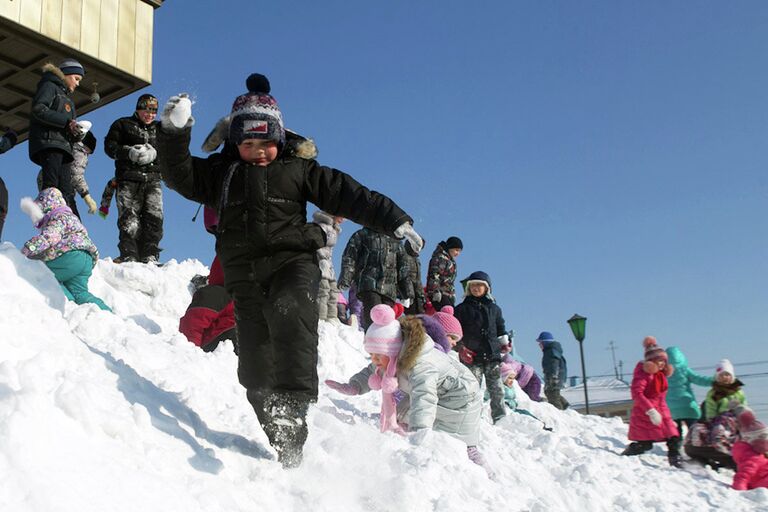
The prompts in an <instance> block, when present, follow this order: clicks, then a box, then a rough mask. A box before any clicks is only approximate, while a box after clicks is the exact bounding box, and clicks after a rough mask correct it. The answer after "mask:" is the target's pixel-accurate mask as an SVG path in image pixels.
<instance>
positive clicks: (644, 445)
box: [621, 441, 653, 455]
mask: <svg viewBox="0 0 768 512" xmlns="http://www.w3.org/2000/svg"><path fill="white" fill-rule="evenodd" d="M651 448H653V443H651V442H650V441H635V442H633V443H629V446H627V447H626V448H625V449H624V451H623V452H621V454H622V455H640V454H641V453H645V452H647V451H648V450H650V449H651Z"/></svg>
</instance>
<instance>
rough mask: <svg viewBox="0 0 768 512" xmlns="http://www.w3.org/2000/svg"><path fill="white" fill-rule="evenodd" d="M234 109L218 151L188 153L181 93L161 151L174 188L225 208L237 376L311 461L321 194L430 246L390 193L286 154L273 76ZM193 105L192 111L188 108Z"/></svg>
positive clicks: (295, 457) (352, 214)
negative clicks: (313, 210) (316, 212)
mask: <svg viewBox="0 0 768 512" xmlns="http://www.w3.org/2000/svg"><path fill="white" fill-rule="evenodd" d="M246 84H247V86H248V90H249V92H248V93H246V94H244V95H242V96H238V97H237V98H236V99H235V102H234V105H233V106H232V112H231V114H230V116H229V131H228V136H227V141H226V142H227V143H226V144H225V146H224V149H223V150H222V152H220V153H217V154H214V155H212V156H210V157H209V158H207V159H203V158H196V157H192V156H191V155H190V153H189V142H190V136H191V126H192V124H193V123H194V120H193V119H192V117H191V115H189V113H185V111H187V109H190V108H191V105H190V102H189V99H188V98H186V97H185V96H175V97H172V98H171V99H170V100H169V101H168V104H166V106H165V108H164V110H163V113H162V116H161V124H162V126H161V130H160V131H159V133H158V141H159V145H160V149H159V150H158V154H159V155H160V158H161V160H162V162H163V165H161V168H162V171H163V178H164V179H165V182H166V183H167V184H168V186H169V187H170V188H172V189H174V190H176V191H177V192H179V193H180V194H181V195H183V196H184V197H186V198H187V199H190V200H192V201H195V202H201V203H204V204H205V205H206V206H209V207H211V208H214V209H215V210H216V211H217V212H218V217H219V225H218V231H217V237H216V253H217V254H218V256H219V258H220V260H221V263H222V266H223V268H224V276H225V287H226V288H227V291H228V292H229V293H230V294H231V295H232V297H233V298H234V301H235V319H236V322H237V331H238V342H239V354H238V358H239V364H238V378H239V380H240V383H241V384H242V385H243V386H244V387H245V388H246V390H247V392H246V395H247V397H248V400H249V401H250V403H251V405H252V406H253V408H254V410H255V412H256V415H257V416H258V418H259V422H260V423H261V426H262V428H263V429H264V432H265V433H266V434H267V437H268V438H269V442H270V443H271V444H272V446H273V447H274V448H275V449H276V450H277V453H278V457H279V460H280V462H281V463H282V464H283V466H284V467H295V466H297V465H298V464H300V463H301V456H302V448H303V446H304V442H305V441H306V438H307V425H306V413H307V409H308V407H309V404H310V403H311V402H313V401H315V400H316V399H317V357H318V356H317V339H318V335H317V324H318V308H317V304H316V300H317V293H318V288H319V282H320V269H319V267H318V262H317V254H316V251H317V249H319V248H320V247H323V246H324V245H325V243H326V238H325V234H324V232H323V230H322V228H321V227H320V226H319V225H317V224H312V223H307V220H306V219H307V202H308V201H310V202H312V203H314V204H315V205H317V206H318V207H319V208H321V209H322V210H324V211H326V212H328V213H329V214H331V215H338V216H342V217H345V218H348V219H351V220H352V221H354V222H357V223H359V224H362V225H365V226H370V227H372V228H375V229H377V230H380V231H382V232H384V233H387V234H390V235H392V236H394V237H397V238H403V237H405V238H407V239H408V240H410V241H411V243H412V244H416V245H414V246H415V247H419V248H420V243H421V237H420V236H419V235H418V234H417V233H416V232H415V231H414V229H413V227H411V222H412V220H411V218H410V217H409V216H408V215H406V214H405V212H403V211H402V210H401V209H400V208H399V207H398V206H397V205H396V204H395V203H394V202H393V201H392V200H390V199H389V198H387V197H385V196H383V195H381V194H378V193H376V192H373V191H371V190H368V189H367V188H365V187H364V186H362V185H360V184H359V183H358V182H357V181H355V180H354V179H353V178H352V177H350V176H348V175H347V174H344V173H342V172H340V171H337V170H335V169H331V168H329V167H324V166H321V165H320V164H318V163H317V162H316V161H315V160H311V159H310V160H307V159H302V158H297V157H294V156H292V155H290V154H287V153H286V152H283V148H284V145H285V129H284V126H283V119H282V114H281V113H280V110H279V108H278V106H277V102H276V101H275V99H274V98H273V97H272V96H271V95H270V94H269V90H270V87H269V82H268V81H267V79H266V77H264V76H263V75H251V76H250V77H249V78H248V80H247V82H246ZM187 112H188V111H187Z"/></svg>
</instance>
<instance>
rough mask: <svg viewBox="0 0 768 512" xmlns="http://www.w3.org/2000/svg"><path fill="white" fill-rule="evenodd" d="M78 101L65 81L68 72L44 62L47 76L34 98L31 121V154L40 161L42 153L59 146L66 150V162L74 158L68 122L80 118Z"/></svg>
mask: <svg viewBox="0 0 768 512" xmlns="http://www.w3.org/2000/svg"><path fill="white" fill-rule="evenodd" d="M76 118H77V114H76V112H75V103H74V102H73V101H72V99H71V98H70V97H69V91H68V90H67V87H66V86H65V85H64V73H62V72H61V70H60V69H59V68H57V67H56V66H54V65H53V64H46V65H45V66H43V77H42V78H41V79H40V81H39V82H38V83H37V92H35V96H34V98H32V110H31V112H30V123H29V158H30V159H31V160H32V161H33V162H34V163H36V164H38V165H39V164H40V161H39V156H40V155H39V153H40V152H41V151H43V150H46V149H58V150H61V151H63V152H64V153H66V155H67V156H66V157H65V158H64V163H69V162H71V161H72V139H71V137H70V135H69V132H67V124H69V121H70V120H71V119H76Z"/></svg>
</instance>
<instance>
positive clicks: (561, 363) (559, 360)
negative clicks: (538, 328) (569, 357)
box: [536, 331, 570, 411]
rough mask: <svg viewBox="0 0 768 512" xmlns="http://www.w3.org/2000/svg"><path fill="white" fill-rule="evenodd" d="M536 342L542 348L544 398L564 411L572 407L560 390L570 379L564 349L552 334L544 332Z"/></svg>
mask: <svg viewBox="0 0 768 512" xmlns="http://www.w3.org/2000/svg"><path fill="white" fill-rule="evenodd" d="M536 341H537V342H538V343H539V346H540V347H541V370H542V371H543V372H544V396H546V397H547V402H549V403H550V404H552V405H554V406H555V407H557V408H558V409H560V410H561V411H564V410H565V409H567V408H568V406H569V405H570V404H569V403H568V400H566V399H565V398H564V397H563V395H561V394H560V390H561V389H563V387H564V386H565V381H566V380H567V379H568V365H567V364H566V361H565V356H564V355H563V347H562V346H561V345H560V343H559V342H558V341H555V337H554V336H552V334H551V333H549V332H547V331H544V332H542V333H541V334H539V337H538V338H536Z"/></svg>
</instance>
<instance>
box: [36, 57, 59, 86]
mask: <svg viewBox="0 0 768 512" xmlns="http://www.w3.org/2000/svg"><path fill="white" fill-rule="evenodd" d="M40 71H42V72H43V76H45V74H46V73H51V74H52V75H54V76H55V77H56V78H58V79H59V80H61V84H62V85H64V73H63V72H62V71H61V70H60V69H59V66H57V65H56V64H54V63H52V62H46V63H45V64H44V65H43V67H42V68H40Z"/></svg>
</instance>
